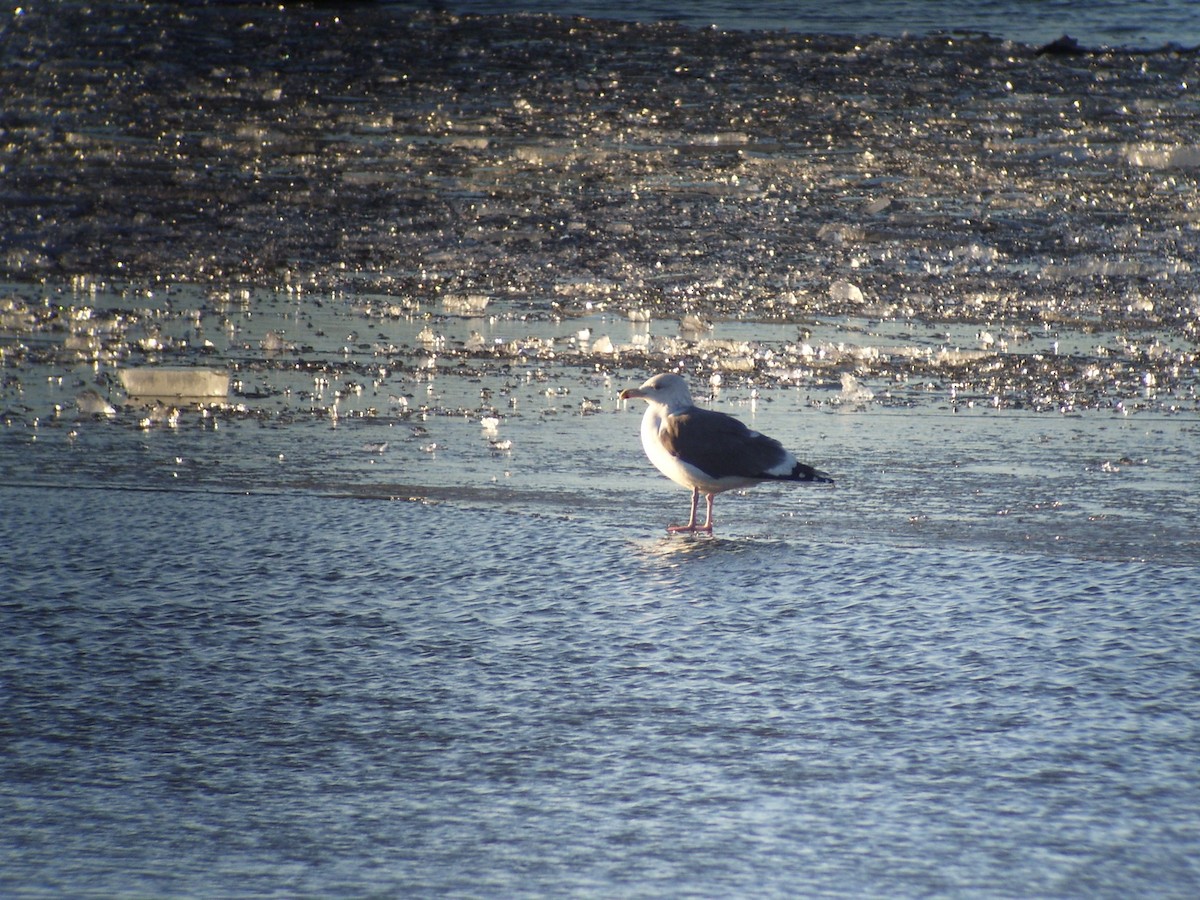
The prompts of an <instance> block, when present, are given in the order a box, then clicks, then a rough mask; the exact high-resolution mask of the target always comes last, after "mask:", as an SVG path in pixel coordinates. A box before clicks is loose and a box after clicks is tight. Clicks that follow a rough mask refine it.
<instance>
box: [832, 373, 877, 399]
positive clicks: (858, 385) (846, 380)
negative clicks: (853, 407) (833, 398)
mask: <svg viewBox="0 0 1200 900" xmlns="http://www.w3.org/2000/svg"><path fill="white" fill-rule="evenodd" d="M840 399H841V401H842V402H843V403H855V404H860V403H870V402H871V401H872V400H874V399H875V392H874V391H872V390H871V389H870V388H869V387H867V386H866V385H865V384H863V383H862V382H860V381H859V380H858V379H857V378H855V377H854V376H853V375H851V374H850V373H849V372H843V373H842V393H841V398H840Z"/></svg>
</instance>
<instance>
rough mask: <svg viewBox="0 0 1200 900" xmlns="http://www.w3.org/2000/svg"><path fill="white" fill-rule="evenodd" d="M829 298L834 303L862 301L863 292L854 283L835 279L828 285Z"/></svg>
mask: <svg viewBox="0 0 1200 900" xmlns="http://www.w3.org/2000/svg"><path fill="white" fill-rule="evenodd" d="M829 299H830V300H833V301H834V302H835V303H862V302H863V292H862V290H861V289H860V288H859V287H858V285H856V284H851V283H850V282H848V281H835V282H834V283H833V284H831V285H830V286H829Z"/></svg>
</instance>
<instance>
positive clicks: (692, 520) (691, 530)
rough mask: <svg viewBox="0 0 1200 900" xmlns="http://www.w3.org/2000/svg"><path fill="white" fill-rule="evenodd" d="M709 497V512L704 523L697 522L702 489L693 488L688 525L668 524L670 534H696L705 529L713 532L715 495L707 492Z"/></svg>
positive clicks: (707, 531) (710, 532) (709, 532)
mask: <svg viewBox="0 0 1200 900" xmlns="http://www.w3.org/2000/svg"><path fill="white" fill-rule="evenodd" d="M705 496H706V497H707V498H708V514H707V517H706V520H705V522H704V524H703V525H697V524H696V506H697V505H698V504H699V502H700V489H699V488H692V514H691V515H690V516H688V523H687V524H686V525H668V526H667V532H668V533H670V534H695V533H696V532H697V531H703V532H706V533H708V534H712V507H713V495H712V494H706V495H705Z"/></svg>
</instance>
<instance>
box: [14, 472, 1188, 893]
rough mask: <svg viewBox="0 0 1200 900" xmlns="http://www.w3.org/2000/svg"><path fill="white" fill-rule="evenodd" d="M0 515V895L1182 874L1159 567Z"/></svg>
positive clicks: (243, 501) (178, 516) (776, 545)
mask: <svg viewBox="0 0 1200 900" xmlns="http://www.w3.org/2000/svg"><path fill="white" fill-rule="evenodd" d="M5 507H6V511H7V512H6V515H5V517H4V519H3V522H4V524H3V526H0V527H2V528H3V532H4V533H3V535H2V537H3V546H5V547H6V548H8V549H7V550H6V556H7V560H6V567H5V568H6V571H7V572H8V573H9V578H10V585H11V588H10V591H9V593H8V596H9V598H10V599H9V600H7V601H6V603H5V610H4V617H5V619H6V621H7V622H8V627H7V628H6V629H5V631H4V634H3V637H0V643H2V645H3V651H4V652H3V653H2V654H0V660H3V662H2V663H0V679H2V683H3V685H4V697H5V700H4V721H5V722H6V726H5V740H6V743H7V744H8V748H7V752H6V753H5V754H4V755H3V762H0V767H2V777H0V792H3V794H4V796H5V802H4V803H3V804H0V806H2V808H3V809H4V813H3V819H4V823H3V826H4V827H3V829H0V831H2V833H3V834H4V835H5V838H4V858H5V865H4V867H3V872H4V874H3V875H0V884H3V886H4V888H5V889H6V890H7V891H16V892H18V893H21V894H24V895H39V894H44V895H57V894H60V893H63V892H67V893H72V894H78V893H88V892H91V893H94V894H112V893H126V894H127V893H146V894H172V895H181V894H186V895H196V896H220V895H228V894H230V893H253V894H256V895H260V894H262V895H294V894H297V893H299V894H307V895H316V894H329V893H351V894H362V893H370V892H384V893H395V892H400V893H405V894H426V895H428V894H441V893H445V892H448V893H452V894H469V895H479V894H483V895H495V894H504V895H511V894H516V895H534V894H542V893H555V894H593V893H596V892H600V893H613V892H616V893H621V894H623V895H625V894H628V895H634V896H650V895H656V896H660V895H662V894H663V893H669V894H673V895H680V894H689V893H700V894H705V895H715V894H729V893H736V894H742V895H745V894H756V895H794V894H795V892H796V891H797V890H800V891H801V892H804V893H808V894H817V895H820V894H830V895H841V896H845V895H857V896H861V895H872V896H896V895H904V896H913V895H917V894H926V893H964V892H965V893H976V894H986V895H998V894H1000V895H1013V894H1021V895H1028V894H1041V895H1056V896H1064V895H1076V896H1078V895H1088V896H1128V895H1129V894H1131V893H1134V894H1136V893H1144V892H1145V891H1146V890H1151V891H1152V892H1153V893H1154V894H1155V895H1157V896H1178V897H1183V896H1189V895H1190V894H1191V893H1192V892H1194V889H1195V887H1196V885H1197V883H1200V882H1198V879H1200V872H1198V870H1197V868H1196V862H1195V860H1196V854H1195V852H1194V851H1195V849H1196V847H1197V841H1198V839H1200V834H1198V833H1197V821H1196V816H1195V810H1196V808H1197V804H1198V803H1200V779H1198V778H1197V775H1196V772H1197V768H1196V765H1195V760H1196V757H1195V747H1196V738H1197V735H1196V724H1195V723H1196V721H1197V714H1198V713H1200V709H1198V708H1197V707H1198V703H1200V701H1198V699H1197V691H1196V681H1197V675H1198V672H1197V668H1196V653H1195V649H1196V646H1195V645H1196V634H1197V632H1196V621H1195V616H1194V614H1193V609H1192V606H1193V602H1192V601H1193V600H1194V597H1195V591H1196V587H1197V585H1198V584H1200V581H1198V575H1197V572H1196V569H1195V567H1194V566H1181V565H1178V564H1170V563H1163V562H1106V561H1103V560H1079V559H1071V558H1063V557H1062V556H1061V555H1046V554H1043V553H1040V552H1026V553H1012V552H1005V551H997V550H994V549H988V548H983V549H968V548H964V547H951V548H948V549H936V548H933V547H929V546H924V547H907V548H906V547H897V546H889V545H887V544H881V543H879V542H876V541H869V542H857V541H849V540H845V541H838V540H831V539H830V537H829V536H828V534H827V533H826V531H825V529H823V528H822V527H821V526H820V524H819V522H818V524H817V525H816V526H815V527H809V528H806V529H805V530H804V533H803V534H802V535H794V534H788V533H784V534H779V533H776V534H773V535H771V536H764V537H757V538H756V537H747V536H738V537H736V538H734V539H717V540H685V539H667V538H664V537H659V536H658V535H656V534H654V533H652V532H651V531H649V530H647V529H641V530H639V529H637V528H630V527H616V524H615V523H614V521H613V516H612V513H606V514H604V515H602V516H592V517H589V518H586V519H579V520H568V519H567V518H565V517H562V516H560V515H557V514H554V513H553V512H551V511H543V512H540V513H533V514H531V513H530V512H529V511H507V510H505V509H503V508H501V507H499V506H490V507H488V508H478V507H476V508H469V509H468V508H463V507H462V506H459V505H458V504H455V503H440V504H432V505H430V504H424V503H412V502H386V501H382V500H377V499H353V498H330V497H326V496H321V495H319V494H314V493H312V492H308V491H288V492H284V493H281V494H276V495H271V496H263V495H251V496H246V495H242V494H232V493H219V492H202V493H186V492H181V491H168V492H147V491H125V490H118V491H112V490H90V491H89V490H57V489H36V488H35V489H18V488H8V489H6V490H5ZM81 523H87V526H86V528H81ZM81 532H83V533H81ZM31 536H36V537H37V539H36V540H33V541H31V540H30V537H31ZM68 536H74V538H73V539H69V538H68ZM84 538H86V539H84ZM51 547H52V548H53V550H52V551H51V549H50V548H51Z"/></svg>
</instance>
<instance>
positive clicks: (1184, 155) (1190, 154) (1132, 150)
mask: <svg viewBox="0 0 1200 900" xmlns="http://www.w3.org/2000/svg"><path fill="white" fill-rule="evenodd" d="M1125 159H1126V161H1127V162H1128V163H1129V164H1130V165H1134V166H1137V167H1138V168H1140V169H1195V168H1200V145H1197V144H1192V145H1186V144H1184V145H1175V146H1169V145H1162V144H1152V143H1142V144H1131V145H1129V146H1128V147H1126V148H1125Z"/></svg>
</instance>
